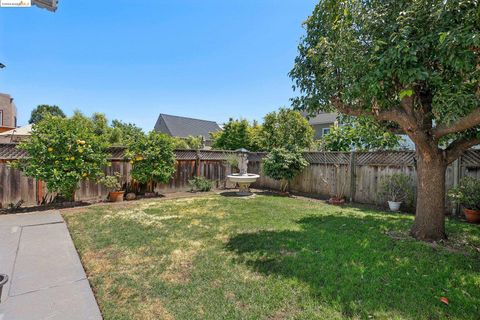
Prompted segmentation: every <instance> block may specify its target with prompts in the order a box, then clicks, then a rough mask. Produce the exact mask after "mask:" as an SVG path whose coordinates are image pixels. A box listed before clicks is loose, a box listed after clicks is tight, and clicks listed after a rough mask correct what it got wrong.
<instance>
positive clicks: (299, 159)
mask: <svg viewBox="0 0 480 320" xmlns="http://www.w3.org/2000/svg"><path fill="white" fill-rule="evenodd" d="M306 166H308V162H307V160H305V158H304V157H303V155H302V153H301V152H300V151H297V150H288V149H285V148H274V149H272V151H271V152H270V153H269V154H268V155H267V156H266V157H265V159H264V160H263V173H264V174H265V175H266V176H267V177H270V178H272V179H275V180H280V181H281V190H282V191H286V189H287V187H288V183H289V182H290V181H291V180H292V179H293V178H295V176H296V175H297V174H299V173H300V172H301V171H302V170H303V169H304V168H305V167H306Z"/></svg>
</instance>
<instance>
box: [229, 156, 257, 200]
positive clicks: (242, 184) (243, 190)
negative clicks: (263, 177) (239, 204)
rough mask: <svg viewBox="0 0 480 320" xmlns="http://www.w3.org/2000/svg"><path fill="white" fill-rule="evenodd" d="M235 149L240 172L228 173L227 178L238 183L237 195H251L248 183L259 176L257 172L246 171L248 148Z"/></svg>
mask: <svg viewBox="0 0 480 320" xmlns="http://www.w3.org/2000/svg"><path fill="white" fill-rule="evenodd" d="M235 151H236V153H237V157H238V169H239V170H240V173H234V174H229V175H228V176H227V179H228V180H229V181H231V182H235V183H238V186H239V190H238V192H237V195H239V196H249V195H251V192H250V184H252V183H254V182H255V181H257V179H258V178H260V176H259V175H258V174H254V173H248V172H247V167H248V150H246V149H243V148H242V149H238V150H235Z"/></svg>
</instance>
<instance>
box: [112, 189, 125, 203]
mask: <svg viewBox="0 0 480 320" xmlns="http://www.w3.org/2000/svg"><path fill="white" fill-rule="evenodd" d="M124 194H125V191H110V193H109V194H108V198H109V199H110V201H111V202H122V201H123V195H124Z"/></svg>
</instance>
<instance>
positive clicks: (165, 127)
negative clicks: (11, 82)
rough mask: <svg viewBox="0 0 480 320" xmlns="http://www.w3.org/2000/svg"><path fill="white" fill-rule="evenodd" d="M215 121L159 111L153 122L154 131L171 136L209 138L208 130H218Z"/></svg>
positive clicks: (218, 127)
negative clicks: (156, 118)
mask: <svg viewBox="0 0 480 320" xmlns="http://www.w3.org/2000/svg"><path fill="white" fill-rule="evenodd" d="M220 130H221V128H220V126H219V125H218V124H217V123H216V122H215V121H208V120H201V119H193V118H186V117H179V116H172V115H168V114H163V113H161V114H160V115H159V116H158V120H157V123H156V124H155V131H157V132H162V133H166V134H169V135H171V136H173V137H181V138H186V137H188V136H194V137H198V136H202V137H204V138H205V139H210V132H217V131H220Z"/></svg>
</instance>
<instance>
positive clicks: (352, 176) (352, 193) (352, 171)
mask: <svg viewBox="0 0 480 320" xmlns="http://www.w3.org/2000/svg"><path fill="white" fill-rule="evenodd" d="M354 201H355V151H352V152H350V202H354Z"/></svg>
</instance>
